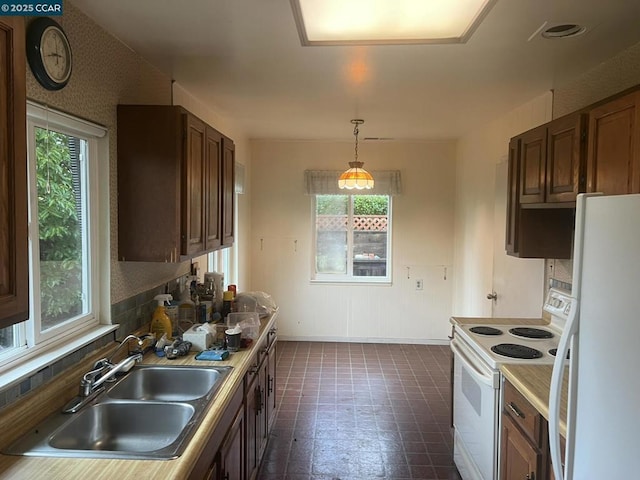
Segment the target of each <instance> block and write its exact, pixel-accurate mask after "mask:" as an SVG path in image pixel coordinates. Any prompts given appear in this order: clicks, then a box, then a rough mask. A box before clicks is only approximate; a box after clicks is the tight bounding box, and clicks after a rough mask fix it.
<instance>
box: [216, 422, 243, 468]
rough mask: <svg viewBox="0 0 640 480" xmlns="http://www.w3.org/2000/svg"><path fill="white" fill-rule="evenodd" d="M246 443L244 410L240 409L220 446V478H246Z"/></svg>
mask: <svg viewBox="0 0 640 480" xmlns="http://www.w3.org/2000/svg"><path fill="white" fill-rule="evenodd" d="M244 444H245V418H244V412H243V411H242V410H240V411H239V412H238V414H237V415H236V418H235V420H234V422H233V425H231V428H230V429H229V431H228V432H227V436H226V437H225V439H224V441H223V442H222V446H221V447H220V461H219V464H220V466H219V472H220V473H219V475H218V478H220V479H224V480H243V479H244V478H245V475H244V471H245V462H244V455H243V448H242V447H243V446H244ZM216 463H218V462H216Z"/></svg>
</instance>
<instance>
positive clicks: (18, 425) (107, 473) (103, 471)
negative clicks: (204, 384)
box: [0, 312, 277, 480]
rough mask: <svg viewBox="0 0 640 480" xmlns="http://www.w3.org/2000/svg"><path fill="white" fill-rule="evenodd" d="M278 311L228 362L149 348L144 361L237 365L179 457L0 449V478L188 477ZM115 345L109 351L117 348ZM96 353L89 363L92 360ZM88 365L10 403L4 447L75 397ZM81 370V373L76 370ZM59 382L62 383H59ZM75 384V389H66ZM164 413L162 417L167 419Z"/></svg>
mask: <svg viewBox="0 0 640 480" xmlns="http://www.w3.org/2000/svg"><path fill="white" fill-rule="evenodd" d="M276 317H277V312H276V313H275V314H274V315H272V316H271V317H269V318H267V319H264V320H262V321H261V327H260V336H259V338H258V339H257V340H256V341H255V342H253V344H252V346H251V348H248V349H246V350H241V351H239V352H236V353H233V354H231V355H230V356H229V359H228V360H226V361H223V362H220V361H216V362H206V361H199V360H195V359H194V356H195V354H194V353H191V354H189V355H187V356H185V357H180V358H177V359H175V360H167V359H166V358H159V357H157V356H156V355H154V354H153V353H147V354H146V355H145V357H144V359H143V363H154V364H167V365H200V366H204V365H216V366H232V367H234V368H233V370H232V371H231V373H230V374H229V376H228V377H227V379H226V381H225V382H224V383H223V385H222V387H221V388H220V390H219V391H218V392H217V394H216V396H215V398H214V400H213V402H212V403H211V405H210V406H209V409H208V411H207V413H206V414H205V415H204V417H203V419H202V421H201V423H200V426H199V427H198V429H197V430H196V432H195V434H194V435H193V437H192V438H191V440H190V442H189V444H188V446H187V448H186V449H185V451H184V453H183V454H182V455H181V456H180V457H178V458H176V459H175V460H104V459H84V458H48V457H25V456H13V455H2V454H0V478H2V479H5V478H6V479H12V480H20V479H36V478H46V479H48V480H56V479H60V480H63V479H64V480H72V479H82V480H86V479H87V478H90V479H91V480H100V479H104V480H111V479H114V478H117V479H119V480H124V479H130V478H132V479H133V478H135V479H147V478H157V479H183V478H187V477H188V475H189V473H190V471H191V469H192V468H193V467H194V466H195V464H196V461H197V460H198V458H199V457H200V455H201V454H202V451H203V449H204V447H205V444H206V441H207V439H208V438H209V437H210V435H211V434H212V433H213V432H214V430H215V427H216V425H217V423H218V422H219V421H220V419H221V416H222V414H223V413H224V410H225V408H226V406H227V405H228V403H229V401H230V400H231V397H232V396H233V393H234V392H235V391H236V389H237V388H238V387H241V386H242V381H243V378H244V374H245V372H246V370H247V369H248V368H249V366H250V365H251V363H252V361H253V357H254V353H255V348H256V347H257V345H259V344H260V343H261V342H262V340H263V339H264V338H265V336H266V335H267V332H268V331H269V329H270V328H271V327H272V326H274V324H275V321H276ZM113 348H114V347H113V346H109V347H108V351H109V352H111V351H113ZM102 356H105V353H104V351H101V352H99V355H97V358H100V357H102ZM92 362H93V358H92V359H91V362H90V363H89V365H92V364H93V363H92ZM84 371H86V365H85V363H84V362H83V364H82V365H80V366H78V367H76V368H75V371H73V372H71V373H70V374H69V375H66V376H65V379H64V380H57V379H54V381H53V382H49V383H48V384H47V385H45V386H43V387H42V388H39V389H37V390H36V391H34V392H33V393H32V394H30V395H28V396H27V397H26V398H25V399H24V400H23V401H20V402H16V405H15V406H13V405H11V406H9V407H7V408H6V409H4V410H2V411H1V412H0V424H1V425H2V428H1V429H0V447H2V448H4V447H5V446H7V445H8V444H10V443H11V442H12V441H13V440H15V439H16V438H18V437H19V435H21V434H22V433H24V432H25V431H28V430H30V429H31V428H33V427H35V426H36V425H37V424H38V423H39V422H40V421H42V420H43V419H44V418H46V417H47V416H48V415H50V414H51V413H53V412H55V411H56V410H57V409H60V408H62V406H63V405H64V404H65V403H66V402H67V401H68V400H70V399H71V398H72V397H73V395H74V393H75V391H77V388H78V385H79V381H80V378H81V374H82V373H83V372H84ZM76 374H77V375H76ZM67 377H72V378H67ZM56 382H57V383H56ZM61 383H63V384H65V385H63V387H64V388H65V393H60V392H59V391H58V390H60V388H61V387H60V384H61ZM69 387H71V388H72V389H71V392H73V393H71V394H70V395H69V393H66V390H69ZM161 420H162V419H158V421H161Z"/></svg>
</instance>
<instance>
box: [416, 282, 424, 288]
mask: <svg viewBox="0 0 640 480" xmlns="http://www.w3.org/2000/svg"><path fill="white" fill-rule="evenodd" d="M423 287H424V283H423V281H422V279H419V280H416V290H422V288H423Z"/></svg>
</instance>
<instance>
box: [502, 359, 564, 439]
mask: <svg viewBox="0 0 640 480" xmlns="http://www.w3.org/2000/svg"><path fill="white" fill-rule="evenodd" d="M566 368H568V367H566ZM552 370H553V366H552V365H522V364H519V365H509V364H506V365H502V366H501V367H500V371H501V372H502V374H503V375H504V377H505V378H506V379H507V380H508V381H509V382H511V384H512V385H513V386H514V387H516V389H517V390H518V391H519V392H520V393H521V394H522V395H524V397H525V398H526V399H527V400H529V402H531V405H533V406H534V407H535V409H536V410H538V412H540V413H541V414H542V416H543V417H544V418H546V419H547V420H549V385H551V372H552ZM568 377H569V374H568V372H567V373H565V375H564V379H563V383H562V402H561V403H560V426H559V429H560V435H562V436H563V437H564V436H566V434H567V402H566V400H567V389H568Z"/></svg>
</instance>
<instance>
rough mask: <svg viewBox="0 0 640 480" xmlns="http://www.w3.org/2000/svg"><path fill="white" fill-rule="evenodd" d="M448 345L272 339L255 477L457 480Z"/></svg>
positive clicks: (264, 479)
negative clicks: (273, 396) (267, 429)
mask: <svg viewBox="0 0 640 480" xmlns="http://www.w3.org/2000/svg"><path fill="white" fill-rule="evenodd" d="M450 359H451V354H450V350H449V347H447V346H439V345H387V344H384V345H383V344H359V343H324V342H283V341H280V342H278V355H277V372H276V374H277V385H278V387H277V389H278V390H277V393H278V397H277V398H278V399H279V401H278V408H277V413H276V415H277V416H276V420H275V424H274V427H273V431H272V433H271V437H270V439H269V445H268V447H267V451H266V453H265V459H264V461H263V465H262V470H261V472H260V474H259V476H258V478H259V479H261V480H275V479H278V480H370V479H393V480H401V479H451V480H453V479H456V480H457V479H459V478H460V477H459V476H458V474H457V472H456V469H455V467H454V466H453V462H452V431H451V428H450V398H449V395H450V393H449V388H450V387H449V376H450V368H451V367H450Z"/></svg>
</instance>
